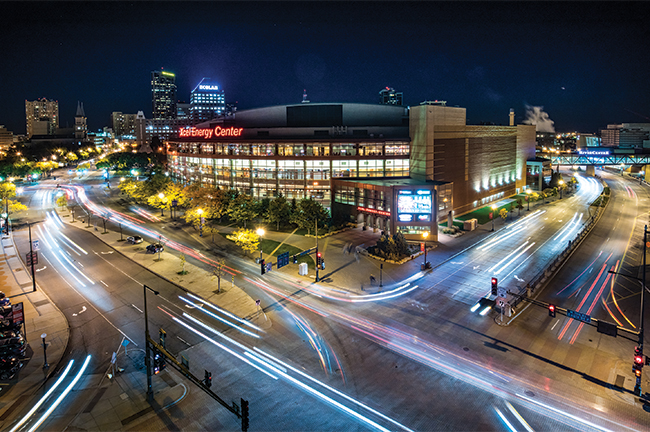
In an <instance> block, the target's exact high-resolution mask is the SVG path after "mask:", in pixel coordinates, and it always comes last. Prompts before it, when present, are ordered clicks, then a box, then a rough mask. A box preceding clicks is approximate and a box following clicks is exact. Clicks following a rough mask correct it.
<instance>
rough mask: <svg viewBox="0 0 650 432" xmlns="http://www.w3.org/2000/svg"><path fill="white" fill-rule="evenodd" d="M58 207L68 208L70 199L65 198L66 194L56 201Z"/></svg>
mask: <svg viewBox="0 0 650 432" xmlns="http://www.w3.org/2000/svg"><path fill="white" fill-rule="evenodd" d="M56 205H58V206H59V207H61V208H63V207H68V198H67V197H66V196H65V194H63V195H61V196H60V197H58V198H57V199H56Z"/></svg>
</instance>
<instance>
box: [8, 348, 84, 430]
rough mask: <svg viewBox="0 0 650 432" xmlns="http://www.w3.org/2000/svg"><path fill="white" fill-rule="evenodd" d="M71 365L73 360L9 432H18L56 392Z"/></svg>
mask: <svg viewBox="0 0 650 432" xmlns="http://www.w3.org/2000/svg"><path fill="white" fill-rule="evenodd" d="M73 363H74V360H70V362H69V363H68V366H67V367H66V368H65V370H64V371H63V373H62V374H61V376H60V377H59V379H58V380H57V381H56V383H54V385H53V386H52V388H50V389H49V390H48V391H47V393H45V395H44V396H43V397H42V398H41V399H40V400H39V401H38V402H36V405H34V406H33V407H32V409H31V410H29V412H28V413H27V414H25V416H24V417H23V418H22V419H21V420H20V421H19V422H18V423H17V424H16V425H15V426H14V427H13V429H11V431H9V432H16V430H18V428H20V427H21V426H22V425H23V424H25V422H26V421H27V420H29V418H30V417H31V416H32V415H33V414H34V413H35V412H36V411H37V410H38V409H39V408H40V407H41V405H43V403H44V402H45V401H46V400H47V398H49V397H50V395H51V394H52V393H53V392H54V390H56V389H57V387H58V386H59V385H60V384H61V383H62V382H63V380H64V379H65V377H66V376H68V373H69V372H70V369H71V368H72V364H73Z"/></svg>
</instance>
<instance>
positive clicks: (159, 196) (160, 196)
mask: <svg viewBox="0 0 650 432" xmlns="http://www.w3.org/2000/svg"><path fill="white" fill-rule="evenodd" d="M158 198H160V201H162V200H163V198H165V194H164V193H162V192H160V193H159V194H158ZM164 212H165V207H164V203H163V206H162V207H160V216H165V213H164Z"/></svg>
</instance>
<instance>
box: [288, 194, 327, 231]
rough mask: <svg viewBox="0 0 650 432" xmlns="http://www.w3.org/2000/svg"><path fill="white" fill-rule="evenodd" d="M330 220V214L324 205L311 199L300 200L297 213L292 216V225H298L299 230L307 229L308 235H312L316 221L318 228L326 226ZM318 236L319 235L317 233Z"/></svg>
mask: <svg viewBox="0 0 650 432" xmlns="http://www.w3.org/2000/svg"><path fill="white" fill-rule="evenodd" d="M328 220H329V214H328V213H327V210H325V208H324V207H323V205H322V204H321V203H320V202H318V201H314V200H313V199H311V198H305V199H302V200H300V202H299V203H298V205H297V208H296V211H295V212H293V213H292V215H291V223H294V224H296V225H298V227H299V228H302V229H307V234H310V233H311V228H313V227H314V225H315V221H317V222H318V226H319V227H320V226H324V225H325V223H326V222H327V221H328ZM316 235H318V233H316Z"/></svg>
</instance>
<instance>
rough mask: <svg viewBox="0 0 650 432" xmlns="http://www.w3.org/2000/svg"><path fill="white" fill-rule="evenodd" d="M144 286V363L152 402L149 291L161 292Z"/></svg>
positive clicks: (148, 393) (149, 396) (148, 395)
mask: <svg viewBox="0 0 650 432" xmlns="http://www.w3.org/2000/svg"><path fill="white" fill-rule="evenodd" d="M142 286H143V288H144V337H145V344H146V354H145V358H144V363H145V365H146V367H147V398H148V399H149V400H150V401H151V400H153V389H152V388H151V348H150V347H149V315H148V314H147V290H149V291H151V292H152V293H154V294H155V295H158V294H159V292H158V291H156V290H154V289H152V288H149V287H148V286H146V285H142Z"/></svg>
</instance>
